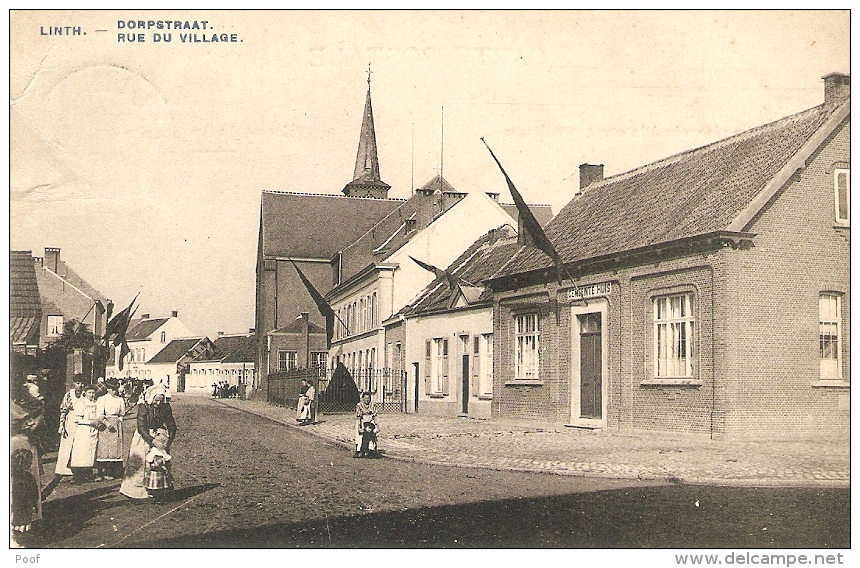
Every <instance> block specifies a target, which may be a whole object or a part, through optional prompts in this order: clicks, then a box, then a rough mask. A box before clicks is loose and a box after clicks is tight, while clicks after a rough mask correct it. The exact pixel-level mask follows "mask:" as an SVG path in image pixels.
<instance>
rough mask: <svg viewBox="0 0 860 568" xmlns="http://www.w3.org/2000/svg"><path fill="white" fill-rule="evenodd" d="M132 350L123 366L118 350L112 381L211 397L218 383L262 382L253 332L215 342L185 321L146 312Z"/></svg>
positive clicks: (132, 332)
mask: <svg viewBox="0 0 860 568" xmlns="http://www.w3.org/2000/svg"><path fill="white" fill-rule="evenodd" d="M126 342H127V344H128V348H129V352H128V353H127V354H126V355H125V358H124V359H123V365H122V369H120V366H119V355H120V354H119V352H118V350H117V349H116V348H113V349H112V352H111V362H112V364H110V365H108V366H107V369H106V374H107V376H108V377H115V378H119V377H135V378H138V379H142V380H150V381H152V382H153V383H162V384H163V385H165V386H166V387H167V388H168V389H170V390H172V391H174V392H187V393H196V394H202V393H211V392H212V384H213V383H221V382H227V383H228V384H230V386H240V385H253V384H254V382H255V381H256V373H255V372H254V359H255V356H256V349H255V345H254V339H253V330H252V331H251V332H249V333H247V334H229V335H227V334H223V333H219V334H218V337H217V338H216V339H215V340H214V341H212V340H211V339H209V338H208V337H206V336H198V335H194V333H193V332H192V331H191V330H190V329H189V328H188V326H186V325H185V324H184V323H183V322H182V320H180V319H179V312H178V311H173V312H171V315H170V316H169V317H155V318H153V317H150V314H143V315H142V316H141V317H140V318H137V319H133V320H132V321H131V322H130V323H129V329H128V332H127V333H126Z"/></svg>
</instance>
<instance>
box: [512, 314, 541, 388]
mask: <svg viewBox="0 0 860 568" xmlns="http://www.w3.org/2000/svg"><path fill="white" fill-rule="evenodd" d="M516 334H517V335H516V359H515V361H516V369H515V373H514V377H515V378H516V379H517V380H537V379H539V378H540V375H539V373H538V371H539V369H540V320H539V318H538V314H523V315H519V316H516Z"/></svg>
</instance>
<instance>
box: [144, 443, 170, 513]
mask: <svg viewBox="0 0 860 568" xmlns="http://www.w3.org/2000/svg"><path fill="white" fill-rule="evenodd" d="M168 441H170V436H168V434H167V430H164V429H162V428H159V429H158V430H156V432H155V436H153V438H152V449H150V450H149V452H148V453H147V454H146V491H147V492H148V493H149V495H150V497H152V499H153V500H154V501H155V502H156V503H164V502H166V501H169V499H170V495H171V493H172V492H173V475H171V473H170V454H168V453H167V442H168Z"/></svg>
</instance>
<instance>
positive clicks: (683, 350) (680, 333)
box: [651, 292, 696, 379]
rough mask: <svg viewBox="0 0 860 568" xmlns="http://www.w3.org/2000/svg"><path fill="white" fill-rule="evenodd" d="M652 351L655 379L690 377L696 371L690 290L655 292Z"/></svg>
mask: <svg viewBox="0 0 860 568" xmlns="http://www.w3.org/2000/svg"><path fill="white" fill-rule="evenodd" d="M651 304H652V309H653V326H654V328H653V335H654V345H653V355H654V367H653V372H654V378H655V379H690V378H694V377H695V373H696V365H695V359H696V341H695V338H696V311H695V303H694V298H693V293H692V292H681V293H678V294H667V295H663V296H655V297H654V298H652V299H651Z"/></svg>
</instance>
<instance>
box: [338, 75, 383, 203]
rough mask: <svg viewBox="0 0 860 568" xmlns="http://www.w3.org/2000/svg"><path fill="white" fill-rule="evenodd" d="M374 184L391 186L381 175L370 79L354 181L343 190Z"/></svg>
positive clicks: (375, 185)
mask: <svg viewBox="0 0 860 568" xmlns="http://www.w3.org/2000/svg"><path fill="white" fill-rule="evenodd" d="M355 185H357V186H362V187H367V186H372V187H379V188H382V189H384V190H385V191H387V190H388V189H389V188H390V187H391V186H390V185H388V184H387V183H385V182H384V181H382V179H381V178H380V177H379V155H378V154H377V151H376V128H375V127H374V125H373V106H372V105H371V103H370V81H369V80H368V82H367V98H366V99H365V101H364V114H363V115H362V119H361V132H360V133H359V136H358V152H357V153H356V156H355V170H354V171H353V174H352V181H351V182H350V183H348V184H347V185H346V187H345V188H344V190H343V192H344V193H346V194H347V195H348V194H349V187H350V186H355Z"/></svg>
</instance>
